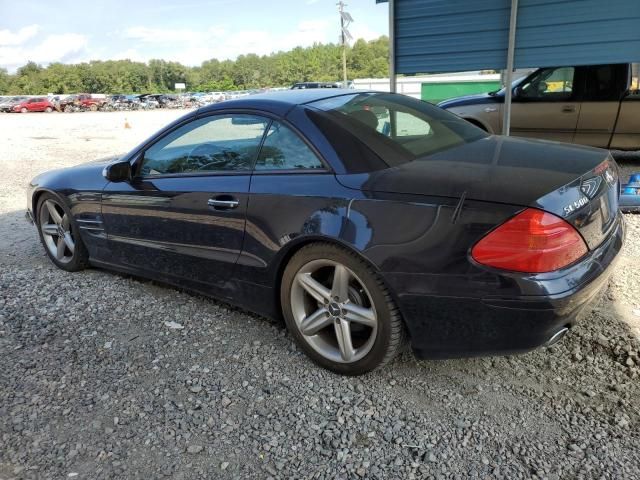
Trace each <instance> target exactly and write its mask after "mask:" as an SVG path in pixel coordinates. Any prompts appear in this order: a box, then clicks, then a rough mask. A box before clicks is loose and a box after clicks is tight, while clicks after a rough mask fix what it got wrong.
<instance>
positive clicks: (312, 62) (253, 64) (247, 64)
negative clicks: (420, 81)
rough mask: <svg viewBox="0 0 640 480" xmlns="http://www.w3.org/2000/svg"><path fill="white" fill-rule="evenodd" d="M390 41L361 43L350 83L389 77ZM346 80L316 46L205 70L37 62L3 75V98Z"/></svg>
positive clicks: (210, 64)
mask: <svg viewBox="0 0 640 480" xmlns="http://www.w3.org/2000/svg"><path fill="white" fill-rule="evenodd" d="M388 56H389V39H388V38H387V37H380V38H378V39H376V40H372V41H369V42H366V41H364V40H358V41H357V42H355V44H354V45H353V47H350V48H349V50H348V52H347V64H348V65H347V66H348V74H349V78H358V77H374V78H375V77H386V76H387V75H388V70H389V61H388ZM341 78H342V47H340V46H339V45H336V44H332V43H330V44H326V45H323V44H314V45H312V46H311V47H307V48H302V47H296V48H294V49H292V50H289V51H287V52H282V51H281V52H275V53H272V54H271V55H263V56H258V55H256V54H253V53H250V54H247V55H240V56H239V57H238V58H237V59H236V60H224V61H220V60H217V59H215V58H213V59H211V60H207V61H205V62H203V63H202V64H201V65H200V66H196V67H188V66H185V65H182V64H181V63H178V62H169V61H166V60H162V59H153V60H150V61H149V62H148V63H142V62H134V61H131V60H109V61H91V62H88V63H79V64H74V65H66V64H62V63H52V64H50V65H48V66H47V67H46V68H43V67H41V66H40V65H38V64H36V63H34V62H28V63H27V64H26V65H24V66H22V67H20V68H19V69H18V70H17V71H16V73H15V74H9V73H7V71H6V70H3V69H0V93H4V94H7V93H9V94H31V95H38V94H46V93H55V94H62V93H80V92H88V93H145V92H171V91H174V88H175V84H176V83H186V84H187V89H188V90H191V91H220V90H237V89H253V88H263V87H283V86H290V85H291V84H293V83H295V82H300V81H314V80H315V81H338V80H340V79H341Z"/></svg>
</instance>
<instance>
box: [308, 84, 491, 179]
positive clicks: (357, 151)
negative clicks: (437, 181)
mask: <svg viewBox="0 0 640 480" xmlns="http://www.w3.org/2000/svg"><path fill="white" fill-rule="evenodd" d="M307 105H308V107H310V108H308V110H307V115H308V116H309V118H310V119H311V120H312V121H313V122H314V123H315V124H316V126H317V127H318V128H319V129H320V130H321V131H322V132H323V133H324V135H325V137H326V138H327V140H328V141H329V142H330V143H331V144H332V146H333V147H334V150H336V153H338V155H339V156H340V157H341V159H342V161H343V162H344V163H345V166H346V167H347V169H348V170H349V171H350V172H351V173H362V172H367V171H374V170H380V169H383V168H388V167H393V166H397V165H401V164H403V163H407V162H412V161H415V160H419V159H427V158H428V157H429V155H432V154H434V153H437V152H441V151H444V150H447V149H449V148H454V147H457V146H460V145H463V144H465V143H470V142H473V141H475V140H478V139H480V138H484V137H485V136H487V134H486V132H484V131H482V130H481V129H479V128H477V127H475V126H473V125H471V124H470V123H468V122H466V121H465V120H462V119H460V118H458V117H456V116H455V115H453V114H450V113H448V112H446V111H444V110H442V109H440V108H438V107H436V106H434V105H431V104H428V103H425V102H421V101H419V100H416V99H414V98H410V97H405V96H402V95H396V94H385V93H358V94H353V95H341V96H338V97H332V98H328V99H323V100H320V101H316V102H311V103H309V104H307Z"/></svg>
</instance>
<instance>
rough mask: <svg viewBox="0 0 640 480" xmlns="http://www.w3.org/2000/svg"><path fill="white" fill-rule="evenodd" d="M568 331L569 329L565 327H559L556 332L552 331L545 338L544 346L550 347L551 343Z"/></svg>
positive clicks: (557, 340)
mask: <svg viewBox="0 0 640 480" xmlns="http://www.w3.org/2000/svg"><path fill="white" fill-rule="evenodd" d="M568 331H569V329H568V328H567V327H563V328H561V329H560V330H558V331H557V332H556V333H554V334H553V335H552V336H551V338H550V339H549V340H547V343H545V344H544V346H545V347H550V346H552V345H555V344H556V343H558V342H559V341H560V340H562V337H564V336H565V335H566V334H567V332H568Z"/></svg>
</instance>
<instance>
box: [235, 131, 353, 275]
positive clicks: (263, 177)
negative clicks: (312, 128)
mask: <svg viewBox="0 0 640 480" xmlns="http://www.w3.org/2000/svg"><path fill="white" fill-rule="evenodd" d="M343 190H345V189H344V187H341V186H339V184H337V182H336V179H335V176H334V175H333V173H332V172H331V170H330V168H329V167H328V166H327V165H326V164H325V163H324V161H323V160H321V158H320V156H319V155H318V154H317V152H316V150H315V148H313V147H312V146H311V144H310V143H308V142H307V141H306V139H304V137H303V136H302V135H300V134H299V133H298V132H297V131H295V130H294V129H293V128H292V127H291V125H288V124H287V123H286V122H284V121H281V120H274V121H273V123H272V124H271V125H270V127H269V130H268V132H267V134H266V135H265V139H264V143H263V146H262V149H261V151H260V155H259V157H258V160H257V162H256V165H255V170H254V174H253V178H252V180H251V198H250V201H249V208H248V211H247V230H246V236H245V244H244V249H243V252H242V255H241V257H240V260H239V261H238V270H237V271H238V277H240V278H244V279H250V281H251V282H252V285H254V287H252V288H255V284H263V285H269V286H272V280H273V278H272V277H271V276H270V273H273V272H270V271H269V267H270V266H271V261H272V259H273V258H274V257H275V256H277V255H278V254H279V252H280V249H281V247H282V245H283V244H284V243H286V242H288V241H290V240H292V239H294V238H296V237H297V236H299V235H305V234H306V235H315V234H318V233H319V232H321V231H325V232H326V231H333V232H335V233H336V235H338V233H339V232H340V231H341V230H342V229H343V228H344V225H343V217H344V216H345V215H346V211H347V208H348V199H346V198H343V197H342V196H341V194H340V192H341V191H343Z"/></svg>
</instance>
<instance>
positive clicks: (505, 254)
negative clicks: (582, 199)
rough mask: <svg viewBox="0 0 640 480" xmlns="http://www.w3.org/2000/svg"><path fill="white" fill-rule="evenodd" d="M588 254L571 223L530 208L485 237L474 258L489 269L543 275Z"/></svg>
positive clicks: (476, 246)
mask: <svg viewBox="0 0 640 480" xmlns="http://www.w3.org/2000/svg"><path fill="white" fill-rule="evenodd" d="M587 251H588V250H587V245H586V244H585V243H584V240H583V239H582V237H581V236H580V234H579V233H578V231H577V230H576V229H575V228H573V226H571V225H570V224H569V223H567V222H565V221H564V220H562V219H561V218H559V217H556V216H555V215H552V214H551V213H547V212H543V211H541V210H535V209H533V208H528V209H526V210H524V211H522V212H520V213H519V214H518V215H516V216H515V217H513V218H511V219H510V220H507V221H506V222H505V223H503V224H502V225H500V226H499V227H498V228H496V229H495V230H493V231H491V232H489V233H488V234H487V235H486V236H485V237H483V238H482V239H481V240H480V241H479V242H478V243H476V244H475V246H474V247H473V249H472V250H471V256H472V257H473V259H474V260H475V261H476V262H478V263H480V264H482V265H487V266H489V267H494V268H500V269H502V270H511V271H514V272H527V273H543V272H551V271H553V270H558V269H560V268H562V267H566V266H567V265H570V264H572V263H573V262H575V261H576V260H578V259H579V258H580V257H582V256H583V255H585V254H586V253H587Z"/></svg>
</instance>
